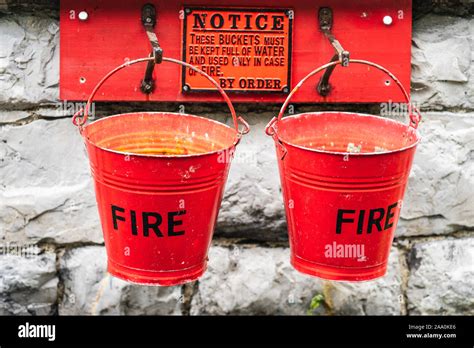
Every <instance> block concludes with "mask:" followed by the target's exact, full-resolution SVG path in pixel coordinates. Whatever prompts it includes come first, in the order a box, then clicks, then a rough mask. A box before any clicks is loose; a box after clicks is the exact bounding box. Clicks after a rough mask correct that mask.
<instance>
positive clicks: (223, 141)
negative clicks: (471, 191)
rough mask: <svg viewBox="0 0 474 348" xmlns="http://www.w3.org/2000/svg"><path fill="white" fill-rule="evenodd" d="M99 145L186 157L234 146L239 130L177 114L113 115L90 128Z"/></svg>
mask: <svg viewBox="0 0 474 348" xmlns="http://www.w3.org/2000/svg"><path fill="white" fill-rule="evenodd" d="M86 136H87V138H88V139H89V140H90V141H91V142H92V143H93V144H94V145H96V146H98V147H100V148H103V149H107V150H112V151H117V152H121V153H124V154H137V155H148V156H163V155H165V156H184V155H197V154H205V153H210V152H216V151H221V150H224V149H228V148H230V147H231V146H233V144H234V142H235V136H236V132H235V130H234V129H232V128H230V127H228V126H226V125H224V124H221V123H219V122H216V121H213V120H209V119H206V118H202V117H197V116H192V115H183V114H173V113H134V114H122V115H117V116H111V117H107V118H103V119H101V120H99V121H96V122H94V123H92V124H90V125H89V126H87V128H86Z"/></svg>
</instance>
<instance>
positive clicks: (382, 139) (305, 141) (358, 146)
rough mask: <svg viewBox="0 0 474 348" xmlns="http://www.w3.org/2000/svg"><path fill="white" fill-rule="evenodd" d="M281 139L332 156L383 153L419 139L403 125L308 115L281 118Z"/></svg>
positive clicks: (356, 117)
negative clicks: (331, 153) (338, 154)
mask: <svg viewBox="0 0 474 348" xmlns="http://www.w3.org/2000/svg"><path fill="white" fill-rule="evenodd" d="M278 134H279V136H280V138H281V139H282V140H283V141H284V142H287V143H289V144H292V145H296V146H301V147H304V148H308V149H314V150H322V151H328V152H334V153H384V152H390V151H396V150H400V149H403V148H406V147H409V146H411V145H414V144H415V143H416V142H417V140H418V137H417V136H416V131H414V130H413V128H411V127H408V126H407V125H405V124H402V123H399V122H396V121H393V120H390V119H384V118H381V117H376V116H371V115H361V114H353V113H342V112H327V113H307V114H299V115H295V116H290V117H286V118H284V119H282V121H281V122H279V124H278Z"/></svg>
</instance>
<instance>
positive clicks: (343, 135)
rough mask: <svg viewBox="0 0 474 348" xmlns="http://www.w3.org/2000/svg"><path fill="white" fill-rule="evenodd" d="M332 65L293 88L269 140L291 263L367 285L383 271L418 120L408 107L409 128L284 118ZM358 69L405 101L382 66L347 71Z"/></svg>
mask: <svg viewBox="0 0 474 348" xmlns="http://www.w3.org/2000/svg"><path fill="white" fill-rule="evenodd" d="M333 64H339V63H337V62H336V63H332V64H326V65H324V66H322V67H320V68H318V69H315V70H313V71H312V72H311V73H310V74H308V75H307V76H306V77H305V78H304V79H303V80H302V81H301V82H300V83H299V84H298V85H297V86H296V87H295V88H294V90H293V91H292V92H291V93H290V95H289V96H288V98H287V100H286V101H285V103H284V105H283V107H282V108H281V111H280V114H279V115H278V117H276V118H274V119H273V120H272V121H271V122H270V123H269V125H268V126H267V134H269V135H271V136H273V138H274V140H275V144H276V149H277V156H278V164H279V169H280V178H281V184H282V188H283V196H284V203H285V210H286V217H287V221H288V230H289V237H290V246H291V263H292V265H293V266H294V267H295V268H296V269H297V270H298V271H300V272H303V273H306V274H310V275H313V276H318V277H321V278H324V279H333V280H346V281H361V280H369V279H374V278H378V277H381V276H383V275H384V274H385V272H386V268H387V259H388V256H389V251H390V247H391V244H392V240H393V236H394V232H395V229H396V225H397V221H398V218H399V214H400V209H401V203H402V200H403V195H404V192H405V188H406V185H407V179H408V176H409V173H410V168H411V165H412V161H413V156H414V154H415V150H416V145H417V144H418V142H419V140H420V137H419V134H418V132H417V131H416V128H417V126H418V123H419V121H420V119H421V116H420V115H419V113H418V111H417V110H415V109H412V110H413V112H411V114H410V124H409V125H404V124H402V123H400V122H396V121H393V120H390V119H385V118H381V117H377V116H371V115H362V114H356V113H347V112H318V113H304V114H298V115H293V116H289V117H285V118H282V117H283V114H284V112H285V110H286V107H287V106H288V104H289V102H290V99H291V98H292V97H293V94H294V93H296V91H297V90H298V89H299V87H300V86H301V85H302V84H303V83H304V82H306V81H307V80H308V79H309V78H310V77H312V76H315V75H316V74H317V73H318V72H320V71H322V70H325V69H326V68H328V67H329V66H331V65H333ZM356 64H361V65H370V66H372V67H374V68H377V69H381V70H382V71H383V72H385V73H386V74H388V75H387V76H389V77H390V78H393V81H395V83H396V84H397V85H398V86H399V87H400V89H401V90H402V92H403V95H404V96H405V97H406V98H408V94H407V92H406V90H405V89H404V88H403V85H402V84H401V83H400V82H399V81H398V80H397V79H396V78H395V77H394V76H393V74H391V73H390V72H389V71H387V70H386V69H385V68H383V67H381V66H379V65H377V64H374V63H371V62H366V61H357V60H352V61H351V65H350V67H351V68H352V66H354V65H356ZM341 70H342V69H341ZM407 102H409V100H408V99H407Z"/></svg>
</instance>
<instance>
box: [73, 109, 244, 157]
mask: <svg viewBox="0 0 474 348" xmlns="http://www.w3.org/2000/svg"><path fill="white" fill-rule="evenodd" d="M138 114H152V115H170V116H185V117H194V118H199V119H201V120H205V121H207V122H213V123H216V124H218V125H219V126H222V127H225V128H228V129H230V130H231V131H232V132H235V134H236V136H235V139H234V141H233V143H232V145H230V146H229V147H226V148H222V149H218V150H215V151H211V152H203V153H196V154H190V155H147V154H140V153H133V152H123V151H117V150H112V149H108V148H106V147H103V146H98V145H97V144H95V143H94V142H92V140H90V139H89V137H88V136H87V135H86V134H87V130H88V128H89V127H90V126H92V125H94V124H96V123H98V122H101V121H104V120H108V119H111V118H116V117H121V116H132V115H138ZM82 134H83V137H84V139H85V141H86V142H87V143H88V144H90V145H91V146H93V147H94V148H97V149H101V150H103V151H107V152H110V153H114V154H117V155H123V156H130V157H132V156H136V157H146V158H166V159H172V158H192V157H201V156H208V155H213V154H216V153H219V152H223V151H229V150H230V149H232V148H235V147H236V146H237V144H238V143H239V140H240V139H239V137H238V133H237V131H236V130H235V129H234V128H232V127H229V126H228V125H226V124H224V123H222V122H219V121H216V120H213V119H209V118H206V117H202V116H197V115H190V114H182V113H178V112H165V111H152V112H149V111H139V112H128V113H125V114H116V115H110V116H106V117H103V118H100V119H98V120H94V121H93V122H91V123H89V124H87V125H85V126H84V131H83V132H82Z"/></svg>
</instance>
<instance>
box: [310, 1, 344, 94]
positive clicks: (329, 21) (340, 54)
mask: <svg viewBox="0 0 474 348" xmlns="http://www.w3.org/2000/svg"><path fill="white" fill-rule="evenodd" d="M333 21H334V17H333V12H332V9H330V8H329V7H321V8H320V9H319V13H318V22H319V30H321V31H322V33H323V34H324V35H325V36H326V37H327V39H328V40H329V42H330V43H331V45H332V46H333V47H334V50H335V51H336V54H335V55H334V56H333V57H332V58H331V62H336V61H339V62H341V65H342V66H343V67H347V66H348V65H349V59H350V54H349V51H346V50H345V49H344V48H343V47H342V45H341V43H340V42H339V41H338V40H337V39H336V38H335V37H334V35H333V33H332V25H333ZM335 68H336V65H333V66H330V67H329V68H327V69H326V71H325V72H324V74H323V76H322V77H321V79H320V80H319V83H318V85H317V87H316V90H317V91H318V93H319V94H320V95H322V96H323V97H325V96H327V95H328V94H329V92H330V91H331V85H330V84H329V79H330V77H331V74H332V72H333V71H334V69H335Z"/></svg>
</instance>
